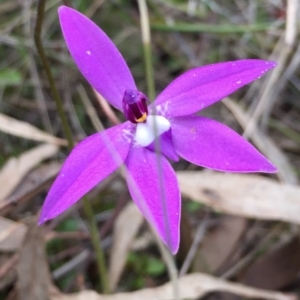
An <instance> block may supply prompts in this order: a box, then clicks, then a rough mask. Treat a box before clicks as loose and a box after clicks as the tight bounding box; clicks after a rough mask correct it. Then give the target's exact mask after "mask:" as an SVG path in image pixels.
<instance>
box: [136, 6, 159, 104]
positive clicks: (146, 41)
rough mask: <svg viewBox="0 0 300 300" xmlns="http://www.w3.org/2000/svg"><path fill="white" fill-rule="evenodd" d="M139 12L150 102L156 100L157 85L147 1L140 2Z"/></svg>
mask: <svg viewBox="0 0 300 300" xmlns="http://www.w3.org/2000/svg"><path fill="white" fill-rule="evenodd" d="M138 5H139V11H140V15H141V30H142V40H143V50H144V61H145V68H146V81H147V89H148V97H149V99H150V100H154V98H155V94H156V93H155V84H154V76H153V64H152V52H151V36H150V26H149V16H148V9H147V4H146V0H138Z"/></svg>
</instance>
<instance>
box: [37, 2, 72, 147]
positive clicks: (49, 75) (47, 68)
mask: <svg viewBox="0 0 300 300" xmlns="http://www.w3.org/2000/svg"><path fill="white" fill-rule="evenodd" d="M45 3H46V0H39V1H38V7H37V20H36V24H35V29H34V41H35V45H36V49H37V52H38V55H39V56H40V59H41V62H42V65H43V67H44V69H45V71H46V75H47V78H48V81H49V84H50V89H51V92H52V97H53V99H54V101H55V104H56V107H57V110H58V113H59V117H60V119H61V121H62V125H63V129H64V132H65V135H66V138H67V140H68V144H69V149H70V150H71V149H72V148H73V139H72V133H71V129H70V126H69V124H68V121H67V117H66V114H65V113H64V108H63V105H62V101H61V99H60V96H59V93H58V90H57V88H56V85H55V82H54V78H53V75H52V72H51V68H50V63H49V61H48V58H47V56H46V54H45V51H44V48H43V44H42V39H41V33H42V26H43V20H44V14H45Z"/></svg>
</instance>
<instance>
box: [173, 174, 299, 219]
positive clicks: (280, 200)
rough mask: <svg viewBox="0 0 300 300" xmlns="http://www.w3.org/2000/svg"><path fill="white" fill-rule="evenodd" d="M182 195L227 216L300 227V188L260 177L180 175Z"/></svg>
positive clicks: (242, 175)
mask: <svg viewBox="0 0 300 300" xmlns="http://www.w3.org/2000/svg"><path fill="white" fill-rule="evenodd" d="M177 176H178V181H179V185H180V190H181V192H182V194H183V195H185V196H187V197H189V198H190V199H191V200H193V201H196V202H201V203H204V204H206V205H208V206H210V207H213V208H215V209H217V210H220V211H223V212H225V213H229V214H234V215H239V216H245V217H250V218H257V219H264V220H281V221H286V222H292V223H297V224H300V188H299V187H296V186H293V185H288V184H281V183H278V182H276V181H275V180H272V179H269V178H264V177H262V176H259V175H249V174H232V173H217V172H207V171H202V172H201V171H196V172H189V171H182V172H177Z"/></svg>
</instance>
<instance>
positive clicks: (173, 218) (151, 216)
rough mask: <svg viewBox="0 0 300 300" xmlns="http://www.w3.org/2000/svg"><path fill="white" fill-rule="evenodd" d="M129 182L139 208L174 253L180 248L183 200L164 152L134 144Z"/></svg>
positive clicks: (128, 167)
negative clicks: (161, 153) (160, 153)
mask: <svg viewBox="0 0 300 300" xmlns="http://www.w3.org/2000/svg"><path fill="white" fill-rule="evenodd" d="M125 165H126V166H127V169H128V172H127V173H128V174H127V184H128V188H129V191H130V194H131V196H132V199H133V200H134V201H135V203H136V205H137V206H138V208H139V209H140V210H141V212H142V213H143V215H144V216H145V218H146V219H147V220H148V222H149V223H150V224H151V225H152V226H153V227H154V228H155V230H156V232H157V233H158V235H159V236H160V237H161V239H162V240H163V242H164V243H165V244H166V245H167V246H168V247H169V248H170V250H171V251H172V253H174V254H175V253H176V252H177V251H178V246H179V221H180V212H181V210H180V209H181V207H180V206H181V199H180V193H179V188H178V182H177V178H176V175H175V172H174V170H173V169H172V167H171V165H170V164H169V162H168V161H167V160H166V158H165V157H164V156H163V155H159V154H156V153H154V152H152V151H149V150H147V149H145V148H142V147H141V148H137V147H132V148H131V149H130V151H129V154H128V157H127V159H126V161H125Z"/></svg>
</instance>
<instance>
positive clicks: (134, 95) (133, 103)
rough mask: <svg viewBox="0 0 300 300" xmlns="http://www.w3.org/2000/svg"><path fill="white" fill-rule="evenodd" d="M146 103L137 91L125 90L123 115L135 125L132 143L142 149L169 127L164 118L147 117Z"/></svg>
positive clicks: (146, 100) (143, 96) (144, 97)
mask: <svg viewBox="0 0 300 300" xmlns="http://www.w3.org/2000/svg"><path fill="white" fill-rule="evenodd" d="M147 102H148V99H147V98H146V96H145V95H144V94H143V93H141V92H140V91H138V90H126V91H125V93H124V96H123V110H124V115H125V117H126V118H127V120H129V121H130V122H132V123H135V124H137V126H136V131H135V136H134V141H135V143H136V144H137V145H139V146H142V147H146V146H148V145H150V144H151V143H152V142H153V141H154V140H155V138H157V137H158V136H160V135H161V134H163V133H164V132H166V131H168V130H169V129H170V127H171V124H170V122H169V121H168V120H167V119H166V118H165V117H163V116H153V115H148V107H147Z"/></svg>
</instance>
